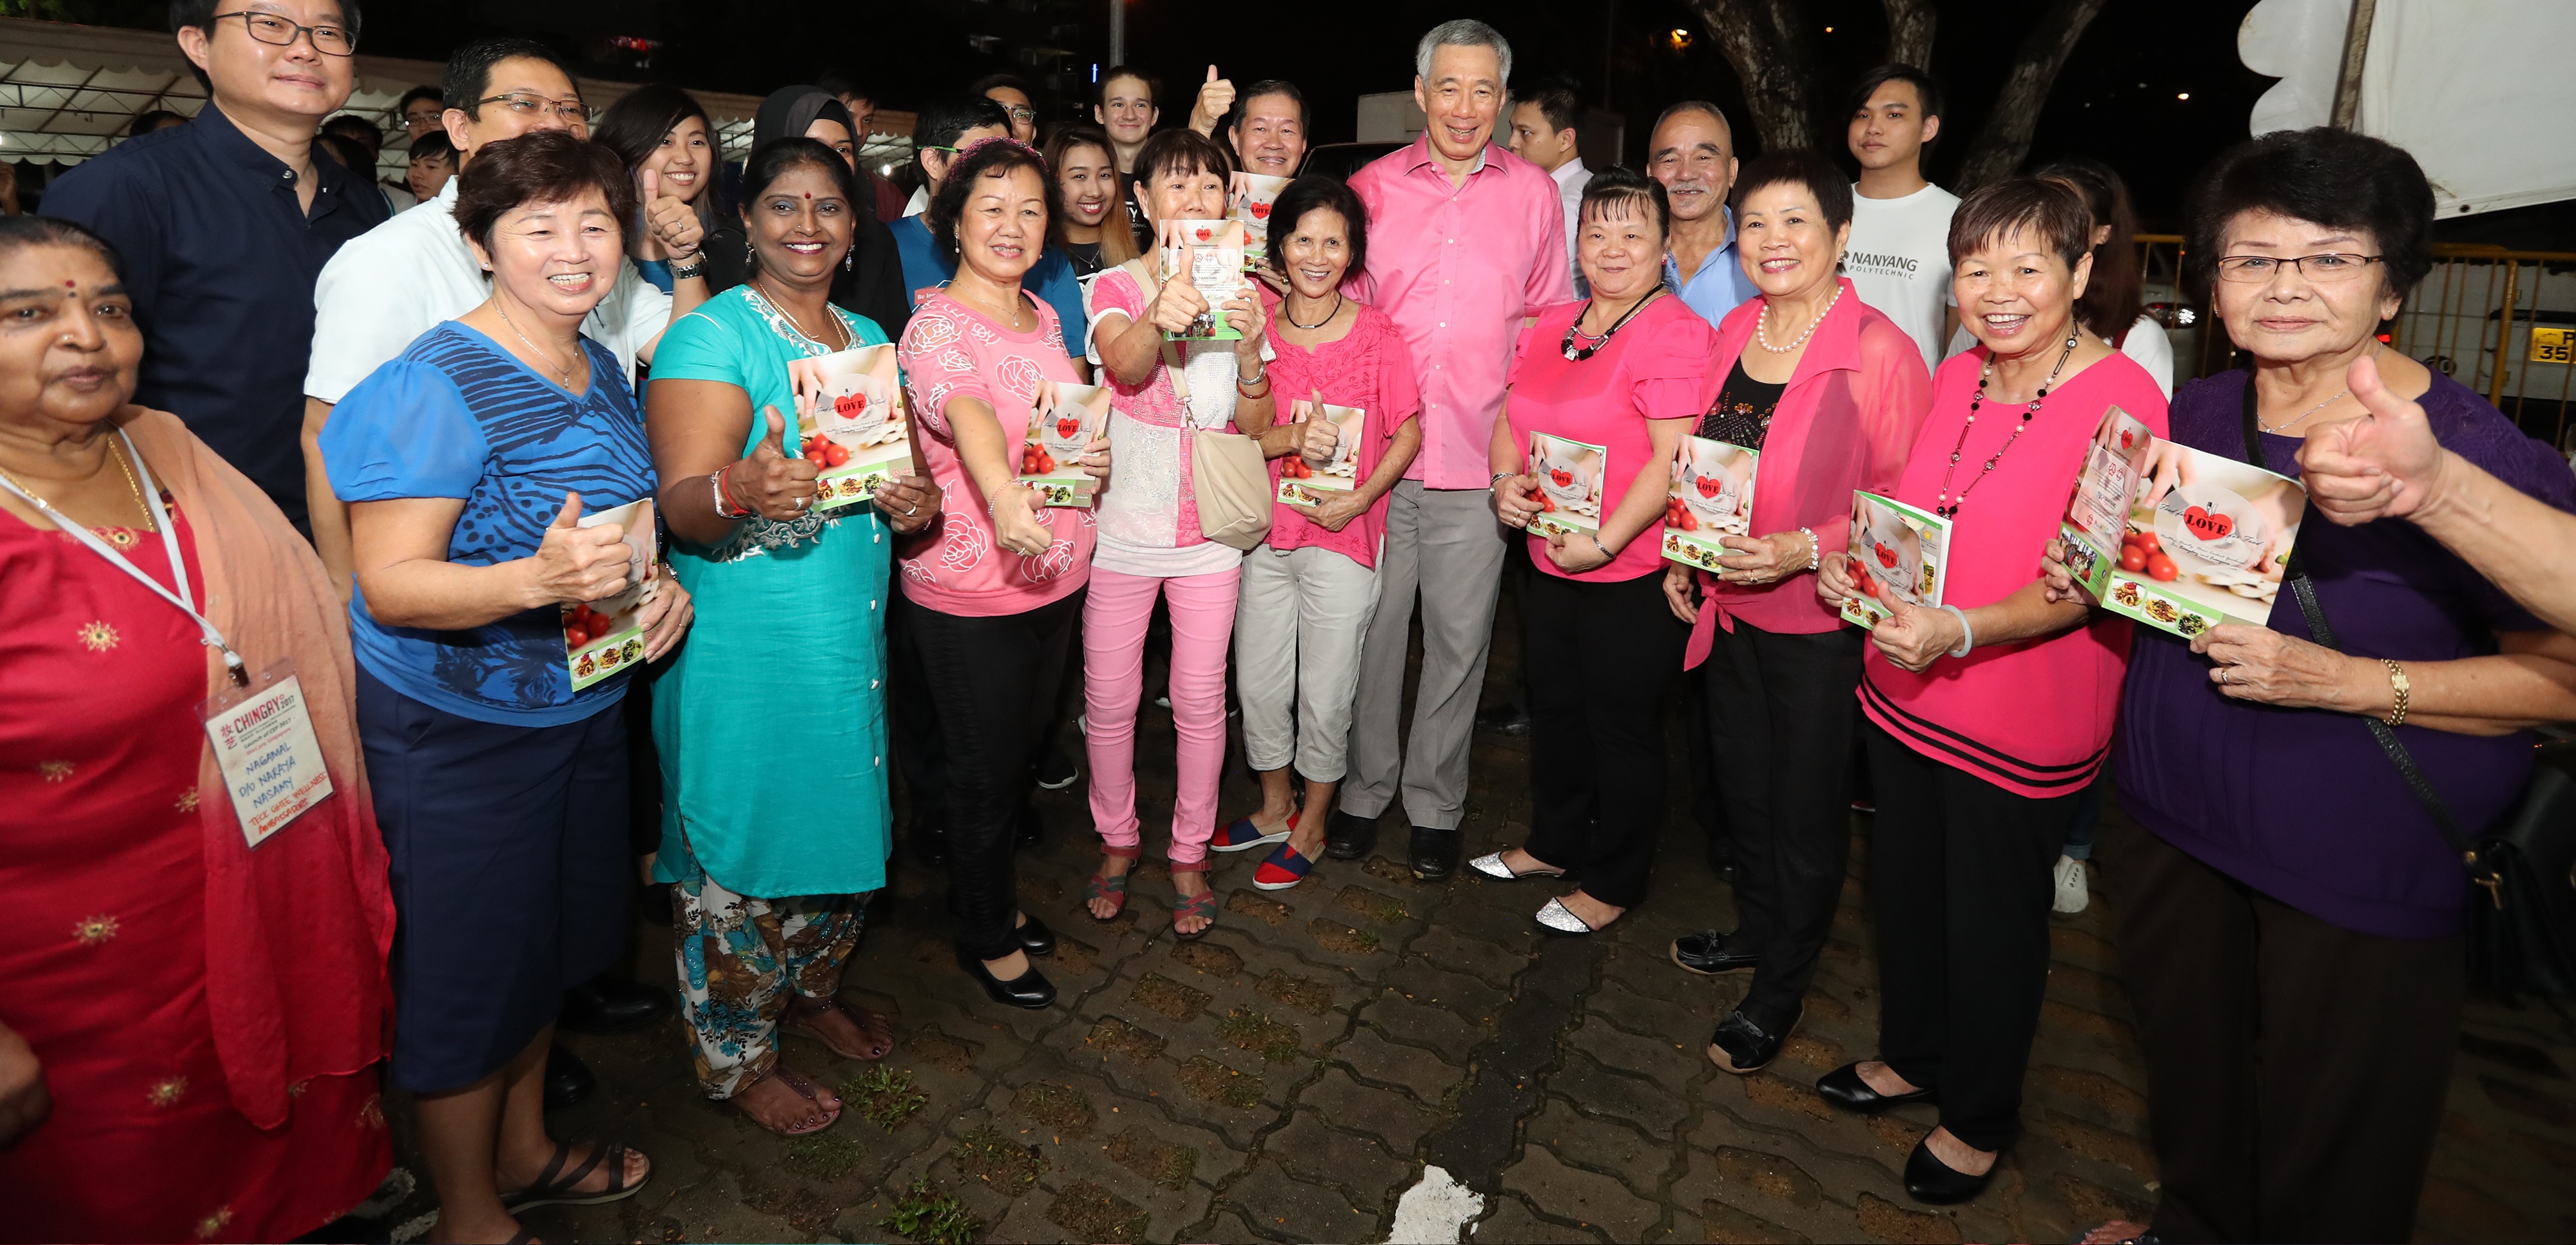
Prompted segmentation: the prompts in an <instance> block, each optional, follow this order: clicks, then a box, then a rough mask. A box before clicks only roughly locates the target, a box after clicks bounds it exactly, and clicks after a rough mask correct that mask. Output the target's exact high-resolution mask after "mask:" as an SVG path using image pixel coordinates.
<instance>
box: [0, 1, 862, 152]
mask: <svg viewBox="0 0 2576 1245" xmlns="http://www.w3.org/2000/svg"><path fill="white" fill-rule="evenodd" d="M352 59H353V60H355V61H356V69H357V82H356V86H355V89H353V90H352V91H351V92H350V95H349V103H348V106H347V108H346V109H345V111H348V112H354V113H358V114H360V115H361V116H364V117H366V118H367V119H368V120H370V121H373V122H375V123H376V124H377V125H379V126H381V127H383V129H384V131H385V133H386V135H387V138H388V143H387V146H386V150H385V155H384V158H383V162H382V164H381V165H380V167H379V170H378V174H379V176H383V177H387V178H390V179H391V180H394V181H396V182H399V181H401V179H402V169H403V155H402V149H403V148H404V147H405V146H407V145H408V144H407V143H406V142H405V141H404V140H403V138H402V118H401V117H400V116H398V115H397V114H396V113H395V111H394V103H395V101H396V100H398V99H400V98H401V97H402V94H403V92H405V91H408V90H410V89H411V88H413V87H415V86H420V85H423V84H431V85H435V84H436V83H437V82H438V77H439V73H440V70H441V69H442V68H443V66H441V65H440V64H439V63H438V62H436V61H415V60H399V59H396V58H393V57H387V56H358V57H354V58H352ZM580 86H581V94H582V98H583V99H584V100H585V101H587V102H588V103H589V104H590V107H591V110H592V115H593V116H596V115H598V112H599V110H601V109H604V108H606V107H608V106H609V105H610V104H612V103H615V102H616V101H617V100H618V99H619V98H620V97H621V96H624V95H625V94H626V93H627V92H628V91H632V90H634V89H635V84H634V83H631V82H607V81H602V80H599V79H595V78H584V79H582V80H581V83H580ZM690 94H692V95H695V96H697V98H698V102H699V103H701V104H703V105H705V106H706V110H707V115H708V117H709V119H710V120H712V121H714V122H715V124H716V128H717V130H718V136H719V140H720V142H721V144H722V146H723V149H724V153H725V154H726V155H727V156H728V157H734V156H740V155H742V154H743V152H744V151H745V149H747V148H748V147H749V146H750V144H751V121H752V114H753V113H754V112H755V111H756V110H757V109H758V108H759V107H760V100H759V98H758V97H756V96H750V95H734V94H729V93H725V92H720V91H691V92H690ZM205 105H206V89H205V88H204V87H202V86H199V85H198V84H197V78H196V75H195V74H194V73H192V72H190V69H189V65H188V60H187V58H186V57H185V56H182V55H180V53H179V45H178V42H177V41H176V40H175V39H173V38H172V37H171V36H170V35H168V34H166V33H163V32H160V31H150V30H124V29H118V28H113V27H106V26H75V25H71V24H68V23H64V22H44V21H33V20H29V19H27V18H18V17H0V159H6V160H50V161H53V162H55V163H58V164H77V163H79V162H80V161H81V160H84V159H86V158H88V157H90V156H94V155H97V154H98V153H100V152H102V151H105V150H107V149H108V147H109V146H111V145H112V144H114V143H115V142H116V140H117V139H119V138H121V137H123V136H124V134H125V129H126V126H127V125H128V124H129V123H131V122H132V121H133V119H134V117H135V116H136V115H137V114H139V113H143V112H148V111H150V110H152V109H155V108H165V109H168V110H170V111H172V112H175V113H179V114H181V115H182V116H191V117H193V116H195V115H197V110H198V109H200V108H203V107H205ZM912 121H913V118H912V115H911V114H909V113H900V112H882V111H881V112H879V113H877V115H876V124H875V127H874V128H875V129H876V130H878V131H879V133H878V134H876V135H872V136H870V141H869V144H868V150H867V153H866V154H867V157H868V158H869V159H870V160H871V162H874V163H891V162H900V161H901V160H903V159H905V158H907V157H908V154H909V152H910V150H911V142H910V140H909V139H908V138H906V137H904V136H906V135H909V134H910V133H911V132H912Z"/></svg>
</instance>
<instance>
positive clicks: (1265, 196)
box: [1225, 173, 1288, 272]
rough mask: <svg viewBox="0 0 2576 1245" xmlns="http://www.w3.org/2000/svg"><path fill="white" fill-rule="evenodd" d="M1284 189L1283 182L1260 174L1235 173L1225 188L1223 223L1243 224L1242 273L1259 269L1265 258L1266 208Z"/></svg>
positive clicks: (1267, 240)
mask: <svg viewBox="0 0 2576 1245" xmlns="http://www.w3.org/2000/svg"><path fill="white" fill-rule="evenodd" d="M1287 188H1288V179H1287V178H1285V177H1270V176H1266V175H1264V174H1260V173H1237V174H1235V175H1234V177H1233V180H1232V184H1231V185H1229V186H1228V187H1227V188H1226V197H1225V202H1226V209H1225V215H1226V219H1228V220H1237V221H1241V222H1243V234H1244V238H1243V268H1244V271H1246V272H1250V271H1252V270H1253V269H1255V268H1258V267H1260V266H1261V265H1262V263H1263V262H1264V261H1265V260H1266V259H1267V258H1268V257H1269V254H1270V205H1271V204H1273V203H1276V202H1278V201H1279V192H1280V191H1283V190H1286V189H1287Z"/></svg>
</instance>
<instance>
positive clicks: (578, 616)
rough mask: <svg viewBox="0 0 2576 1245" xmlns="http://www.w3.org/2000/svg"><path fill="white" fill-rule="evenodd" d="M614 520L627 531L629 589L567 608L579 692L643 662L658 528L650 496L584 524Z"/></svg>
mask: <svg viewBox="0 0 2576 1245" xmlns="http://www.w3.org/2000/svg"><path fill="white" fill-rule="evenodd" d="M603 523H614V524H616V525H617V526H618V527H620V528H622V529H624V531H625V534H626V550H627V557H626V560H627V567H626V591H624V592H621V593H618V594H617V595H616V596H613V597H609V598H607V599H605V600H600V601H576V602H569V603H566V604H565V605H564V606H562V613H563V629H564V665H565V667H566V668H567V669H569V670H570V671H571V672H572V686H573V690H574V691H579V690H581V689H582V688H585V687H588V686H590V685H591V684H593V683H597V682H598V681H600V680H601V679H604V678H607V677H608V676H610V675H612V674H615V673H617V672H618V671H620V670H623V669H625V668H627V667H628V666H633V665H640V664H642V662H643V660H644V620H643V609H644V592H645V589H646V587H647V586H648V585H649V584H650V582H651V581H652V578H653V564H654V557H653V551H654V548H655V546H656V545H657V544H658V543H659V542H658V541H657V540H656V539H655V538H654V531H653V499H652V498H650V497H646V498H642V499H640V500H636V501H630V502H628V503H626V504H625V505H623V506H614V507H611V508H609V509H606V510H602V511H600V512H598V513H597V514H588V515H583V516H582V519H581V526H583V527H598V526H599V525H601V524H603Z"/></svg>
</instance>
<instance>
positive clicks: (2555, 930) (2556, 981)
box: [2244, 373, 2576, 998]
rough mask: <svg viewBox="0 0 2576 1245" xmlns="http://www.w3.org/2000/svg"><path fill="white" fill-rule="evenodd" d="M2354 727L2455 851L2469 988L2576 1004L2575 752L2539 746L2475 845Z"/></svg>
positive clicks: (2302, 576) (2386, 737)
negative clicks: (2508, 806) (2524, 779)
mask: <svg viewBox="0 0 2576 1245" xmlns="http://www.w3.org/2000/svg"><path fill="white" fill-rule="evenodd" d="M2244 414H2245V461H2247V462H2249V463H2252V464H2254V465H2255V466H2257V467H2262V468H2263V469H2264V470H2266V471H2269V470H2271V468H2270V467H2269V466H2267V465H2266V464H2265V463H2264V461H2263V438H2262V433H2261V425H2260V424H2258V423H2257V422H2256V421H2255V417H2254V378H2253V376H2252V374H2251V373H2248V374H2247V376H2246V378H2245V408H2244ZM2299 553H2300V551H2299V550H2298V549H2296V548H2293V549H2292V550H2291V551H2290V564H2289V566H2287V567H2286V568H2284V569H2283V573H2282V576H2281V578H2282V580H2283V582H2284V583H2285V584H2286V585H2287V586H2288V587H2289V589H2290V593H2291V595H2292V596H2294V597H2296V598H2297V599H2298V602H2299V613H2300V614H2301V615H2302V616H2304V617H2305V618H2306V619H2307V620H2308V633H2309V634H2310V635H2311V636H2313V637H2315V639H2316V642H2317V643H2319V644H2321V645H2324V646H2325V647H2327V648H2330V649H2334V650H2336V651H2337V652H2340V651H2342V649H2341V646H2339V645H2338V644H2336V643H2335V633H2334V626H2333V624H2331V623H2328V622H2327V621H2326V615H2325V611H2324V610H2323V609H2321V608H2319V607H2318V605H2317V589H2316V584H2315V582H2314V581H2313V580H2311V579H2310V578H2309V577H2308V573H2307V570H2306V569H2305V568H2304V567H2302V566H2301V565H2300V564H2299V563H2300V557H2299ZM2361 720H2362V722H2363V723H2364V724H2366V725H2367V726H2369V728H2370V734H2371V737H2372V738H2374V739H2376V740H2378V741H2379V747H2380V750H2381V751H2384V752H2386V753H2387V754H2388V759H2389V760H2390V761H2391V762H2393V763H2395V764H2396V766H2397V772H2398V774H2399V775H2400V776H2402V777H2403V778H2405V780H2406V786H2407V789H2408V790H2410V791H2413V792H2414V793H2415V799H2416V801H2417V802H2418V803H2421V804H2422V805H2423V806H2424V811H2425V812H2426V813H2428V814H2431V815H2432V818H2433V824H2434V826H2436V827H2438V828H2439V829H2440V830H2441V832H2442V837H2443V838H2444V839H2445V840H2448V841H2449V843H2450V845H2451V850H2452V851H2453V852H2455V853H2457V854H2458V856H2459V858H2460V864H2461V868H2462V869H2463V871H2464V872H2466V873H2467V875H2468V884H2469V886H2470V887H2471V889H2472V891H2473V893H2472V894H2471V895H2470V896H2469V914H2468V915H2469V928H2468V939H2467V942H2468V955H2469V964H2468V970H2469V981H2470V982H2471V983H2472V984H2474V985H2478V986H2481V987H2484V988H2486V989H2489V990H2495V991H2499V992H2502V993H2506V994H2542V995H2549V996H2552V997H2556V998H2570V997H2576V777H2570V776H2569V772H2568V765H2569V763H2570V761H2571V759H2576V747H2570V746H2569V743H2570V742H2571V741H2570V740H2569V739H2568V738H2567V737H2564V736H2561V738H2560V739H2559V740H2558V741H2556V742H2554V743H2550V744H2544V745H2543V746H2542V748H2541V749H2540V764H2539V766H2538V767H2537V768H2536V769H2534V771H2533V772H2532V778H2531V785H2530V786H2528V787H2526V788H2524V790H2523V793H2522V799H2521V800H2520V802H2518V803H2517V804H2515V805H2514V807H2513V810H2512V811H2511V812H2509V813H2507V814H2506V815H2505V816H2504V818H2503V819H2502V820H2500V821H2498V822H2497V823H2496V825H2495V827H2494V828H2493V829H2491V830H2489V831H2488V832H2487V833H2485V834H2484V835H2481V836H2479V837H2478V839H2477V841H2476V842H2475V844H2474V845H2473V844H2472V843H2471V842H2470V841H2469V836H2468V835H2467V834H2466V833H2465V832H2464V831H2463V830H2462V829H2461V826H2460V822H2459V819H2458V818H2456V817H2454V816H2452V815H2451V807H2450V805H2448V804H2446V803H2444V802H2443V800H2442V795H2441V793H2440V792H2438V791H2435V790H2434V789H2433V784H2432V782H2431V780H2429V779H2427V778H2426V777H2425V776H2424V771H2423V769H2422V768H2421V767H2419V766H2417V765H2416V764H2415V758H2414V756H2413V755H2412V754H2410V753H2408V752H2407V751H2406V745H2405V743H2404V742H2402V741H2400V740H2399V739H2398V738H2397V731H2396V729H2395V728H2393V727H2391V726H2389V725H2388V723H2386V722H2383V721H2381V720H2380V719H2378V718H2375V717H2371V716H2369V715H2367V714H2365V715H2363V716H2362V719H2361Z"/></svg>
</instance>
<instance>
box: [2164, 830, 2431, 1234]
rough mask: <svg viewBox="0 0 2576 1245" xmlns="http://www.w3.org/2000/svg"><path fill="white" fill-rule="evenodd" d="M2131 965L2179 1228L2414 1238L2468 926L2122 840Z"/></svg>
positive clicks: (2168, 1193)
mask: <svg viewBox="0 0 2576 1245" xmlns="http://www.w3.org/2000/svg"><path fill="white" fill-rule="evenodd" d="M2128 838H2129V839H2130V840H2134V841H2135V845H2134V846H2131V845H2129V843H2127V842H2124V843H2123V847H2124V849H2125V850H2123V851H2122V852H2121V860H2120V868H2119V870H2118V874H2119V876H2120V878H2121V879H2122V882H2123V887H2122V899H2123V902H2122V903H2121V914H2120V946H2121V948H2122V950H2123V952H2124V954H2123V955H2122V956H2121V961H2122V965H2123V969H2124V973H2125V975H2126V977H2127V979H2128V985H2129V999H2130V1001H2131V1002H2132V1003H2133V1004H2135V1005H2136V1007H2137V1009H2138V1037H2139V1041H2140V1044H2141V1045H2143V1046H2144V1047H2145V1050H2146V1056H2147V1080H2148V1086H2149V1090H2150V1092H2149V1094H2148V1104H2149V1120H2150V1122H2151V1123H2152V1125H2153V1129H2154V1138H2155V1146H2156V1162H2157V1167H2158V1168H2159V1174H2160V1175H2161V1176H2162V1177H2163V1182H2164V1187H2163V1190H2162V1192H2163V1203H2162V1204H2161V1205H2160V1206H2158V1207H2157V1208H2156V1216H2155V1230H2156V1233H2157V1235H2159V1236H2162V1237H2163V1238H2164V1239H2166V1240H2168V1241H2404V1240H2408V1239H2411V1238H2412V1236H2413V1234H2414V1230H2415V1200H2416V1197H2417V1195H2418V1194H2419V1193H2421V1192H2422V1191H2423V1188H2424V1173H2425V1169H2426V1168H2427V1167H2429V1166H2430V1165H2431V1163H2432V1159H2433V1140H2434V1135H2435V1133H2436V1132H2437V1131H2438V1130H2439V1129H2440V1127H2441V1123H2442V1098H2443V1093H2444V1091H2445V1090H2447V1089H2448V1088H2449V1086H2450V1076H2451V1058H2452V1051H2453V1050H2454V1048H2455V1047H2456V1044H2457V1042H2458V1037H2459V1027H2460V1004H2461V1000H2462V997H2463V993H2464V991H2465V989H2466V986H2465V982H2464V977H2465V972H2464V969H2463V966H2462V960H2461V957H2462V954H2463V952H2462V948H2461V945H2460V940H2459V939H2457V938H2441V939H2432V940H2426V941H2415V940H2411V939H2402V938H2386V937H2381V936H2378V935H2374V934H2362V933H2356V932H2354V931H2352V930H2348V929H2345V928H2343V927H2341V926H2338V925H2332V924H2328V923H2327V922H2325V921H2322V920H2319V919H2317V918H2316V917H2313V916H2310V915H2308V914H2307V913H2304V912H2301V911H2299V910H2298V909H2296V908H2292V907H2289V906H2288V905H2286V904H2283V903H2281V902H2279V901H2277V900H2275V899H2272V898H2270V897H2269V896H2266V895H2263V894H2261V893H2259V892H2256V891H2255V890H2253V889H2252V888H2250V887H2248V886H2246V885H2245V884H2244V883H2242V882H2239V881H2237V880H2235V879H2234V878H2231V877H2228V876H2227V875H2226V874H2223V873H2220V872H2219V871H2217V870H2216V869H2212V868H2210V867H2209V866H2208V865H2205V864H2202V863H2201V862H2200V861H2199V860H2198V859H2196V858H2194V857H2193V856H2191V855H2190V854H2188V853H2186V852H2184V851H2182V850H2180V849H2178V848H2175V847H2174V846H2172V845H2171V844H2168V843H2166V842H2165V841H2164V840H2162V839H2160V838H2157V837H2155V836H2154V835H2152V834H2137V835H2132V836H2128Z"/></svg>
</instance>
